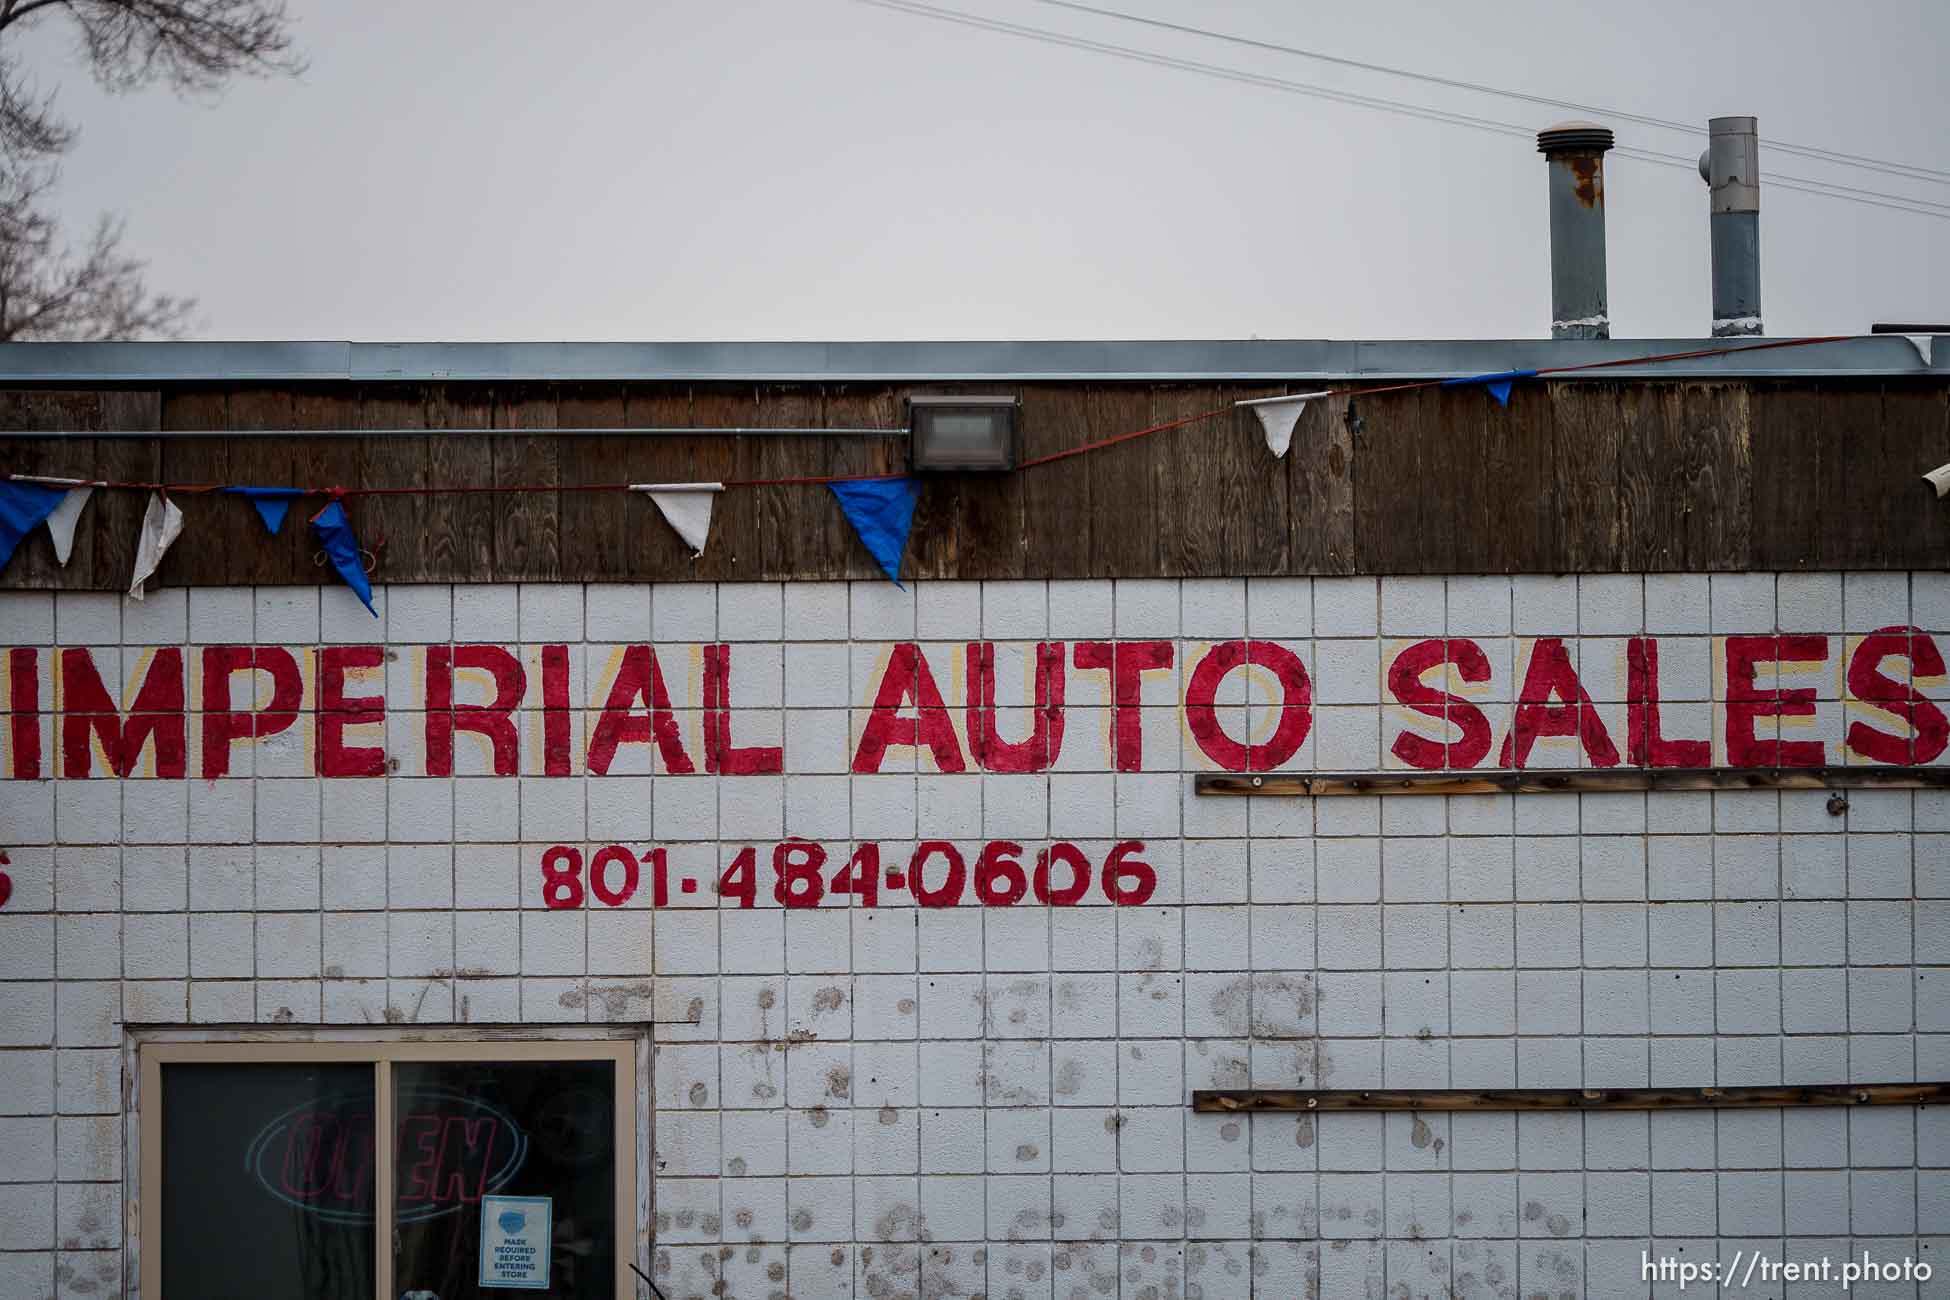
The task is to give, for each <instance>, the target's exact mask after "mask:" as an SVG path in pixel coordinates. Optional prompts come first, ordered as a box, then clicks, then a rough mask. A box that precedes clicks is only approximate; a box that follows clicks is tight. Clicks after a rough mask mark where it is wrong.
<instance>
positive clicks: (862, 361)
mask: <svg viewBox="0 0 1950 1300" xmlns="http://www.w3.org/2000/svg"><path fill="white" fill-rule="evenodd" d="M1755 341H1756V342H1768V343H1774V344H1776V346H1774V347H1771V348H1767V349H1765V350H1763V351H1761V352H1759V353H1758V354H1757V355H1755V356H1752V357H1742V356H1739V355H1737V354H1736V355H1721V356H1712V357H1695V358H1690V359H1686V360H1679V361H1663V362H1656V363H1649V364H1646V365H1643V366H1634V365H1631V364H1629V362H1630V361H1631V359H1632V358H1634V357H1653V356H1659V355H1664V354H1669V353H1674V352H1688V351H1697V350H1704V349H1710V348H1715V347H1721V346H1725V345H1726V344H1727V342H1728V341H1727V340H1724V339H1483V340H1371V341H1356V340H1336V339H1316V340H1276V339H1213V340H1195V339H1181V340H1130V341H1120V340H1100V341H1084V340H1046V341H1036V340H1020V341H995V342H981V341H963V342H945V341H944V342H851V343H804V342H801V343H791V342H777V343H711V342H686V343H541V342H529V343H351V342H331V341H319V342H305V341H296V340H292V341H276V342H169V343H7V344H0V384H80V385H90V384H181V383H223V382H235V381H242V380H256V381H277V382H294V383H332V382H355V383H386V382H396V383H416V382H438V381H463V382H489V383H492V382H514V381H522V382H535V381H548V380H559V381H569V382H575V381H581V382H625V381H641V382H696V383H713V382H727V383H730V382H771V383H786V382H829V383H837V382H843V381H844V382H882V383H937V382H938V383H950V382H977V381H981V382H1025V383H1026V382H1035V381H1073V382H1074V381H1086V382H1087V381H1097V382H1116V381H1133V382H1136V381H1185V382H1223V381H1240V382H1248V381H1250V382H1281V381H1286V380H1295V381H1314V380H1377V381H1379V380H1416V379H1437V378H1447V377H1451V376H1458V375H1476V374H1484V373H1489V372H1494V371H1506V370H1537V369H1545V368H1548V367H1553V366H1566V365H1581V364H1589V363H1592V362H1599V361H1606V362H1625V363H1628V364H1620V365H1613V366H1609V367H1607V368H1605V369H1603V370H1598V371H1595V372H1591V374H1592V377H1594V378H1608V379H1628V378H1632V379H1644V378H1687V377H1690V378H1768V377H1776V378H1809V377H1835V378H1879V377H1897V376H1905V375H1909V376H1915V375H1929V374H1937V375H1944V374H1950V348H1937V349H1927V350H1928V351H1930V352H1932V353H1934V355H1933V356H1932V357H1931V359H1930V360H1929V361H1928V362H1926V361H1925V360H1924V351H1925V350H1924V349H1919V347H1918V346H1917V345H1915V344H1912V343H1911V342H1910V340H1909V339H1908V338H1907V337H1904V336H1902V335H1892V334H1882V335H1864V336H1861V337H1858V338H1848V339H1842V340H1839V341H1829V342H1820V343H1809V344H1807V345H1806V346H1801V347H1782V346H1778V345H1779V343H1780V340H1774V339H1768V340H1755Z"/></svg>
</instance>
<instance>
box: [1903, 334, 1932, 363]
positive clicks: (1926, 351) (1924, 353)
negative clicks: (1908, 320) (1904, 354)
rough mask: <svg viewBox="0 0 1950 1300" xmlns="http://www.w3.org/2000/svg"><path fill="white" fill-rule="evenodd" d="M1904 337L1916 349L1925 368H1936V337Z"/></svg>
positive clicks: (1922, 335) (1913, 335) (1920, 335)
mask: <svg viewBox="0 0 1950 1300" xmlns="http://www.w3.org/2000/svg"><path fill="white" fill-rule="evenodd" d="M1903 337H1904V338H1906V339H1908V340H1909V345H1910V346H1911V347H1913V348H1915V349H1916V356H1917V359H1918V360H1920V361H1921V362H1922V363H1923V364H1924V365H1925V366H1934V365H1935V364H1936V359H1935V358H1936V335H1934V334H1905V335H1903Z"/></svg>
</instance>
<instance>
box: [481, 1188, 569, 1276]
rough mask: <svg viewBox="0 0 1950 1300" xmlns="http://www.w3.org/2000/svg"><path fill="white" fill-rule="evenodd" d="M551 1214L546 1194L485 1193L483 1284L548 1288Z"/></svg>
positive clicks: (482, 1246)
mask: <svg viewBox="0 0 1950 1300" xmlns="http://www.w3.org/2000/svg"><path fill="white" fill-rule="evenodd" d="M552 1217H553V1216H552V1211H551V1207H550V1203H549V1198H548V1197H546V1196H483V1197H482V1198H481V1285H482V1286H484V1287H489V1286H497V1287H515V1288H519V1289H521V1290H525V1291H546V1290H547V1289H548V1247H549V1240H550V1235H551V1234H550V1228H551V1226H552V1225H551V1223H550V1220H551V1218H552Z"/></svg>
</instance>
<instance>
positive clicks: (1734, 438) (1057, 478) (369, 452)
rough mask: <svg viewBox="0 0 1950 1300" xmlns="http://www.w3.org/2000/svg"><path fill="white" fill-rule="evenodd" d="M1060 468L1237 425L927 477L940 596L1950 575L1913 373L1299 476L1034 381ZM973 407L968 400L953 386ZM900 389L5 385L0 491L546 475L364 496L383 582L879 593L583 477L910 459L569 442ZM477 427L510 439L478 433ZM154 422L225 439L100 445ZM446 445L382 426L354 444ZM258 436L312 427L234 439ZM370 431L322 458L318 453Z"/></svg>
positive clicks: (1404, 435) (190, 543)
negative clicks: (1362, 578) (1168, 582)
mask: <svg viewBox="0 0 1950 1300" xmlns="http://www.w3.org/2000/svg"><path fill="white" fill-rule="evenodd" d="M971 387H972V390H975V391H1000V392H1019V393H1020V394H1021V396H1022V400H1023V411H1022V422H1023V445H1024V454H1025V455H1026V456H1030V457H1035V456H1041V455H1046V454H1048V453H1050V452H1054V451H1060V450H1063V449H1066V448H1070V447H1076V446H1079V445H1081V444H1083V443H1085V442H1089V441H1093V440H1096V439H1100V438H1104V437H1107V436H1110V435H1112V434H1117V433H1122V432H1126V431H1129V430H1133V429H1139V428H1144V427H1147V426H1149V425H1153V424H1159V423H1163V422H1166V421H1170V420H1176V419H1180V418H1183V417H1186V416H1190V415H1196V414H1199V413H1201V412H1207V411H1214V410H1220V411H1225V412H1226V414H1224V415H1222V416H1221V417H1219V418H1217V419H1215V420H1212V421H1208V422H1205V423H1201V424H1195V425H1191V426H1188V427H1186V428H1182V429H1175V430H1171V431H1168V432H1164V433H1159V434H1155V435H1153V436H1151V437H1148V438H1143V439H1137V440H1134V441H1131V442H1128V443H1125V444H1123V445H1120V446H1116V447H1113V448H1110V449H1107V450H1105V451H1101V452H1096V453H1093V454H1091V455H1088V456H1082V457H1073V458H1070V459H1066V460H1063V461H1059V462H1056V463H1053V464H1050V465H1047V466H1042V467H1036V468H1031V469H1028V470H1025V471H1021V472H1018V473H1014V474H1007V475H997V476H981V475H950V476H943V477H940V478H930V479H929V480H928V482H927V485H926V488H925V490H924V492H923V496H922V501H921V505H920V508H919V511H918V513H917V516H916V523H915V530H914V537H913V541H912V543H911V545H910V547H909V550H908V556H907V570H906V571H907V572H908V573H909V574H911V575H912V576H914V577H917V578H948V577H954V578H1015V577H1035V578H1042V577H1150V576H1178V575H1183V576H1202V575H1217V574H1233V575H1238V574H1247V575H1251V574H1278V573H1313V574H1344V573H1506V572H1507V573H1563V572H1580V571H1584V572H1613V571H1674V570H1740V569H1815V568H1821V569H1831V568H1850V569H1860V568H1869V569H1875V568H1889V569H1903V568H1941V567H1944V566H1946V565H1950V504H1945V503H1939V502H1937V501H1936V500H1935V499H1934V498H1933V497H1931V496H1930V494H1929V492H1928V490H1927V488H1926V487H1925V486H1924V485H1923V484H1922V483H1921V482H1920V481H1919V477H1918V476H1919V475H1921V474H1922V473H1923V472H1924V471H1925V470H1928V469H1931V468H1934V467H1935V466H1937V465H1940V464H1943V463H1945V462H1946V461H1950V395H1947V392H1946V389H1945V387H1944V386H1943V385H1941V384H1932V383H1924V382H1910V381H1886V382H1873V381H1852V380H1841V379H1837V380H1829V381H1806V382H1786V381H1756V382H1744V381H1742V382H1732V381H1730V382H1662V383H1647V382H1614V381H1602V380H1578V381H1564V382H1554V383H1535V384H1525V385H1519V386H1518V387H1517V389H1516V390H1515V392H1514V394H1513V395H1512V398H1511V401H1510V405H1509V406H1508V407H1507V408H1505V407H1498V406H1497V405H1495V404H1494V403H1493V402H1492V401H1491V399H1490V398H1489V397H1488V396H1487V395H1486V394H1485V393H1483V392H1482V391H1480V390H1474V389H1424V390H1419V391H1413V392H1397V393H1383V394H1375V395H1373V396H1362V395H1354V396H1340V397H1335V398H1331V399H1327V400H1321V401H1316V402H1313V403H1311V404H1310V405H1309V406H1308V408H1307V410H1306V412H1305V414H1304V415H1303V416H1302V418H1301V421H1300V424H1299V427H1298V429H1297V430H1296V432H1295V435H1294V440H1293V450H1292V452H1291V453H1290V454H1289V456H1288V457H1287V459H1286V460H1285V461H1283V462H1281V461H1275V460H1273V459H1272V458H1271V457H1270V456H1269V455H1268V454H1267V452H1266V450H1265V447H1264V445H1263V443H1262V441H1261V434H1260V429H1259V424H1258V421H1257V420H1255V419H1254V418H1253V416H1252V415H1251V414H1250V413H1249V412H1246V411H1232V410H1231V409H1230V407H1231V403H1232V402H1233V401H1235V400H1237V399H1239V398H1244V397H1261V396H1267V395H1270V394H1273V393H1277V392H1279V391H1281V390H1280V389H1278V388H1277V387H1271V386H1265V385H1258V386H1245V385H1230V386H1226V385H1211V384H1204V385H1187V384H1133V383H1124V384H1100V385H1080V384H1069V385H1063V384H1029V385H1021V386H1015V387H1007V386H1000V385H976V386H971ZM958 390H962V391H967V389H961V388H960V386H958ZM903 394H904V390H903V389H900V388H898V387H894V386H889V385H874V384H844V385H813V384H805V385H758V386H755V385H749V384H746V385H726V384H697V385H667V384H666V385H650V384H621V383H618V384H569V383H563V384H542V383H522V384H509V385H483V384H471V383H452V384H374V385H346V384H340V385H320V386H292V385H252V384H241V383H240V384H234V385H228V386H225V385H206V386H200V387H181V388H171V389H167V390H164V391H162V392H160V393H158V392H156V391H130V390H120V389H101V390H72V389H65V390H51V389H13V390H5V391H0V428H6V429H10V430H26V431H31V430H62V431H68V432H72V433H77V434H81V435H83V436H81V437H64V438H60V439H55V438H46V439H37V438H6V439H0V472H21V473H38V474H60V475H67V476H72V477H81V478H93V477H102V478H111V479H118V480H144V481H146V480H153V479H162V480H166V481H169V482H176V483H238V482H248V483H259V484H270V485H281V484H293V483H299V484H308V485H340V486H346V487H367V486H378V487H424V486H429V485H435V484H462V485H507V484H514V483H532V484H540V485H543V487H544V489H545V490H543V491H540V492H535V493H526V494H493V495H491V494H433V495H424V496H422V495H400V496H367V497H359V498H355V499H353V500H352V501H351V502H350V503H349V510H350V513H351V514H352V516H353V519H354V522H355V525H356V526H357V527H358V529H359V531H360V536H361V540H362V541H363V543H364V544H365V546H366V547H367V549H369V550H371V551H372V552H373V553H374V555H375V557H376V558H377V561H378V568H377V570H376V572H375V575H374V576H375V578H377V579H378V580H381V581H389V582H431V581H470V580H471V581H487V580H497V581H510V580H516V579H540V580H547V579H563V578H567V579H590V580H642V579H653V580H659V581H686V580H704V579H723V580H738V579H778V578H870V577H873V576H875V575H876V574H877V572H878V570H877V569H876V568H875V566H874V564H873V561H872V560H871V559H870V557H868V555H867V554H866V552H865V550H864V549H863V548H862V547H861V546H860V544H859V542H858V541H857V540H856V539H855V538H854V537H853V535H852V532H851V530H850V529H849V528H848V527H847V525H846V524H845V522H844V520H843V519H842V518H841V515H840V512H839V509H838V507H837V505H836V503H835V502H834V501H833V500H832V498H831V495H830V493H828V492H827V491H826V489H824V488H823V487H819V486H814V485H791V486H775V487H764V488H746V489H733V490H731V491H728V492H726V493H725V494H724V496H723V497H721V498H720V500H719V502H718V508H717V516H716V520H715V522H714V526H713V530H712V538H711V545H710V547H709V549H708V550H707V552H706V553H705V555H704V556H703V557H702V558H701V559H700V558H694V557H692V556H691V555H690V553H689V551H688V549H687V548H686V547H685V546H684V545H683V544H682V543H681V542H680V541H679V540H678V538H677V537H676V535H675V534H674V533H672V532H671V531H670V529H669V528H667V527H666V526H665V525H664V524H663V522H662V520H661V519H659V518H658V517H657V515H656V513H655V510H654V507H652V506H651V505H650V504H649V503H648V502H647V501H645V500H643V499H642V498H640V497H636V496H631V495H627V494H622V493H608V492H583V491H577V490H575V489H576V487H577V486H578V485H580V484H586V483H601V482H683V481H696V480H700V479H745V478H785V477H793V476H799V475H819V474H874V473H884V472H888V471H893V470H898V469H899V468H900V466H901V465H902V463H903V458H904V455H905V446H904V443H903V442H902V441H901V440H900V439H898V438H891V437H890V438H877V437H861V436H856V435H838V434H836V435H833V436H830V437H824V436H818V435H796V434H792V435H745V436H725V435H711V436H699V437H695V438H690V437H671V436H648V437H633V436H629V435H626V434H603V435H579V434H559V433H556V432H554V430H556V429H560V428H588V427H595V428H628V427H645V426H684V427H697V426H712V425H716V426H744V427H766V426H775V427H810V428H822V427H825V428H856V427H863V426H864V427H881V426H887V427H891V426H894V425H896V424H898V423H899V422H900V420H901V418H902V413H903V407H902V397H903ZM456 428H468V429H491V430H493V431H494V432H490V433H468V434H457V433H451V432H444V431H443V430H450V429H456ZM146 429H157V430H165V431H169V432H171V433H172V434H177V435H180V434H185V433H197V434H202V433H207V434H209V435H210V436H208V437H182V436H171V437H163V438H141V437H134V438H106V437H89V436H86V435H89V434H96V433H102V432H105V431H109V430H135V431H140V430H146ZM399 429H407V430H421V429H424V430H426V432H425V433H404V434H402V433H383V434H382V433H376V432H375V433H364V434H361V433H360V432H359V431H361V430H399ZM232 430H240V431H241V430H271V431H286V430H288V431H290V435H291V436H288V437H282V436H268V437H267V436H263V435H261V434H252V435H248V436H246V435H243V434H241V433H239V434H238V435H237V436H231V437H227V436H225V434H226V433H227V432H229V431H232ZM321 430H330V431H350V435H349V436H344V435H343V434H335V435H334V436H323V437H321V436H317V431H321ZM179 501H180V504H182V506H183V508H184V511H185V513H186V514H187V515H188V517H189V520H188V529H189V535H188V537H187V538H186V540H185V542H183V543H181V544H179V545H178V546H177V547H176V548H175V549H174V550H173V551H171V552H170V554H169V556H168V558H167V559H166V561H165V562H164V565H163V569H162V572H161V574H160V580H161V581H162V582H164V583H167V584H214V583H290V582H300V583H312V582H323V581H327V580H328V578H329V575H328V572H327V571H326V570H324V569H323V568H321V567H320V566H319V565H317V564H315V563H314V562H313V559H314V556H313V552H314V549H315V548H314V547H313V546H312V544H311V541H310V538H309V536H308V534H307V533H306V531H305V529H304V519H305V515H306V514H307V513H308V512H309V511H308V510H305V509H300V510H294V511H293V513H292V515H291V517H290V519H289V520H288V521H287V523H286V525H285V528H284V531H283V533H282V534H281V535H280V536H278V537H277V538H270V537H267V536H266V535H265V534H264V530H263V528H262V526H261V525H260V524H259V522H258V520H257V518H256V515H255V514H254V513H253V512H252V511H251V509H250V506H249V504H248V503H247V502H245V501H244V500H242V499H240V498H236V497H227V496H216V495H207V496H206V495H192V494H185V495H183V496H181V497H180V498H179ZM142 508H143V499H142V497H141V495H140V494H137V493H116V492H107V493H100V494H97V497H96V499H95V501H94V502H93V503H91V505H90V506H89V514H88V516H87V518H86V521H85V525H84V527H83V528H82V530H81V532H80V534H79V535H78V537H77V540H76V543H75V551H74V556H73V559H72V562H71V563H70V564H69V566H68V567H67V568H65V569H63V568H61V567H59V566H58V565H56V563H55V561H54V558H53V553H52V547H51V545H50V544H49V542H48V540H47V537H46V534H45V532H44V531H39V530H37V531H36V533H35V534H34V535H33V536H32V537H30V538H29V539H28V540H27V541H26V542H25V543H24V544H23V545H22V546H21V548H20V550H19V552H18V553H17V554H16V556H15V558H14V560H13V562H12V563H11V564H10V565H9V566H8V567H7V569H6V570H5V571H4V572H0V586H5V587H69V588H100V589H115V588H119V587H121V586H123V585H124V584H125V583H126V582H127V574H128V570H129V565H130V562H131V559H132V555H133V549H134V538H135V532H136V528H137V524H138V522H139V520H140V518H141V514H142Z"/></svg>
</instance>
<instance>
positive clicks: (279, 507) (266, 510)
mask: <svg viewBox="0 0 1950 1300" xmlns="http://www.w3.org/2000/svg"><path fill="white" fill-rule="evenodd" d="M224 491H226V492H235V493H236V494H237V495H238V496H241V497H249V498H250V503H251V504H252V505H254V506H256V507H257V517H258V518H260V519H262V520H263V521H264V526H265V527H266V528H268V529H270V530H271V534H272V536H276V535H277V531H278V529H280V528H282V527H284V512H285V511H287V510H289V509H291V503H292V502H293V501H296V500H297V499H298V498H299V497H301V496H303V495H305V490H304V489H303V488H281V487H227V488H225V489H224Z"/></svg>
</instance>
